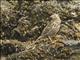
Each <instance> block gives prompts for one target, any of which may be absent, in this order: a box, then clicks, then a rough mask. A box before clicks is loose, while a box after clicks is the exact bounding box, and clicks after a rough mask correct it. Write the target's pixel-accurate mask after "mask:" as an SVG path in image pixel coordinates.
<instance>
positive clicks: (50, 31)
mask: <svg viewBox="0 0 80 60" xmlns="http://www.w3.org/2000/svg"><path fill="white" fill-rule="evenodd" d="M50 18H51V20H50V22H49V23H48V24H47V25H46V27H45V28H44V29H43V31H42V33H41V36H39V37H38V38H37V40H38V39H41V38H45V37H47V38H49V40H50V41H52V39H51V37H54V36H55V35H56V34H57V32H58V31H59V29H60V24H61V19H60V17H59V15H58V14H56V13H55V14H52V15H51V16H50Z"/></svg>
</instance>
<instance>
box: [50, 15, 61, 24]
mask: <svg viewBox="0 0 80 60" xmlns="http://www.w3.org/2000/svg"><path fill="white" fill-rule="evenodd" d="M50 17H51V19H52V21H54V22H57V23H61V19H60V17H59V15H58V14H53V15H51V16H50Z"/></svg>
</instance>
